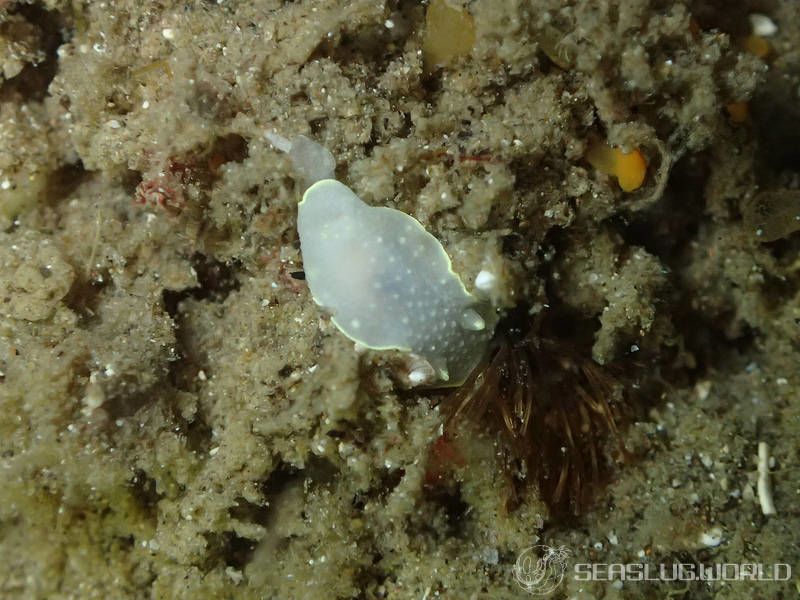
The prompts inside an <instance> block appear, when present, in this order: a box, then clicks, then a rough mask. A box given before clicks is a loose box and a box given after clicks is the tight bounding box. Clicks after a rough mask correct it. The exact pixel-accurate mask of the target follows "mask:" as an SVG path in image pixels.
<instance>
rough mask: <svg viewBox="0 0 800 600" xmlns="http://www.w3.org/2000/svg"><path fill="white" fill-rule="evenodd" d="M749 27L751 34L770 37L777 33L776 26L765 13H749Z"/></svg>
mask: <svg viewBox="0 0 800 600" xmlns="http://www.w3.org/2000/svg"><path fill="white" fill-rule="evenodd" d="M750 27H751V29H752V31H753V35H759V36H761V37H772V36H773V35H775V34H776V33H778V26H777V25H775V22H774V21H773V20H772V19H770V18H769V17H768V16H767V15H762V14H760V13H753V14H751V15H750Z"/></svg>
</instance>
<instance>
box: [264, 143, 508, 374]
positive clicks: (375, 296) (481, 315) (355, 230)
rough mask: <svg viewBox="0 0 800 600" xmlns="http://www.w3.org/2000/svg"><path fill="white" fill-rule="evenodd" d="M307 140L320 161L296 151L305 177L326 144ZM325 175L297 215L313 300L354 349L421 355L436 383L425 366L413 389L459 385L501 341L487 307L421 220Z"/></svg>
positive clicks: (309, 191) (310, 190)
mask: <svg viewBox="0 0 800 600" xmlns="http://www.w3.org/2000/svg"><path fill="white" fill-rule="evenodd" d="M273 143H274V142H273ZM296 143H297V142H292V143H291V145H292V146H294V144H296ZM301 143H302V144H303V146H304V147H305V150H304V153H308V156H314V157H315V159H314V160H313V162H311V163H309V162H306V161H304V159H303V157H302V156H301V157H300V158H298V153H293V152H292V148H289V154H290V155H291V156H292V159H293V161H294V163H295V167H296V168H297V170H298V171H299V172H300V174H301V175H303V174H306V175H307V174H308V173H309V171H310V169H312V167H313V168H315V169H316V172H317V174H319V168H318V165H319V164H320V159H319V157H320V156H321V154H320V150H319V149H320V148H321V146H319V145H317V144H314V143H313V142H310V140H307V139H306V138H303V141H302V142H301ZM309 143H310V144H314V146H316V148H314V146H310V145H309ZM276 146H277V144H276ZM323 150H324V149H323ZM325 152H327V150H325ZM315 165H316V166H315ZM323 175H329V176H326V177H324V178H322V179H318V180H317V181H314V182H313V183H311V185H310V187H309V188H308V189H307V190H306V191H305V193H304V195H303V199H302V201H301V202H300V203H299V205H298V211H297V231H298V234H299V236H300V250H301V253H302V256H303V268H304V270H305V275H306V281H307V283H308V286H309V289H310V291H311V295H312V296H313V298H314V301H315V302H316V303H317V304H318V305H320V306H322V307H323V308H325V309H326V310H327V311H329V312H330V313H331V315H332V321H333V323H334V324H335V325H336V327H338V328H339V330H340V331H341V332H342V333H344V334H345V335H346V336H347V337H348V338H350V339H351V340H353V341H354V342H356V343H358V344H360V345H362V346H365V347H367V348H370V349H374V350H399V351H401V352H408V353H412V354H413V355H414V357H415V358H416V359H420V361H421V362H422V364H426V367H427V366H429V367H430V370H429V373H430V374H429V375H428V376H423V373H426V371H428V369H425V368H423V369H420V368H416V369H415V371H414V372H413V373H412V374H411V376H410V377H409V379H410V381H411V382H412V383H422V384H429V385H436V386H439V387H443V386H457V385H460V384H461V383H463V382H464V380H465V379H466V378H467V376H468V375H469V374H470V372H471V371H472V370H473V369H474V368H475V366H476V365H477V364H478V362H479V361H480V359H481V358H482V356H483V354H484V351H485V349H486V346H487V343H488V341H489V339H490V337H491V336H492V332H493V330H494V325H495V323H496V320H497V319H496V316H495V315H494V313H493V311H492V310H491V307H490V306H489V305H488V302H484V301H482V300H481V299H480V298H478V297H476V296H475V295H473V294H471V293H470V292H469V291H467V289H466V287H465V286H464V283H463V282H462V281H461V278H460V277H459V276H458V274H456V273H455V271H453V268H452V264H451V262H450V257H449V256H448V255H447V252H446V251H445V249H444V247H443V246H442V244H441V243H440V242H439V240H437V239H436V238H435V237H434V236H433V235H432V234H431V233H429V232H428V231H427V230H426V229H425V228H424V227H423V226H422V224H421V223H420V222H419V221H417V220H416V219H415V218H413V217H412V216H411V215H408V214H406V213H404V212H402V211H399V210H396V209H393V208H388V207H373V206H370V205H368V204H366V203H365V202H364V201H363V200H361V198H359V197H358V196H357V195H356V194H355V193H354V192H353V191H352V190H351V189H350V188H348V187H347V186H346V185H344V184H343V183H341V182H339V181H337V180H336V179H334V178H333V176H332V175H333V173H332V169H330V170H329V172H327V173H323ZM307 179H314V177H307ZM420 361H417V364H419V363H420Z"/></svg>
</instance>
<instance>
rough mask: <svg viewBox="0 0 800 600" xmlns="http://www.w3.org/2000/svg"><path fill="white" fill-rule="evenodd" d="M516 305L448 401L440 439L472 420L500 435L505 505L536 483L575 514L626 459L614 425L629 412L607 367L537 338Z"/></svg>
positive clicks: (549, 499)
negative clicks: (506, 475) (506, 471)
mask: <svg viewBox="0 0 800 600" xmlns="http://www.w3.org/2000/svg"><path fill="white" fill-rule="evenodd" d="M541 329H542V328H541V327H539V326H538V324H536V323H534V320H533V319H531V317H530V316H529V314H528V311H527V309H526V308H524V307H521V308H519V309H517V310H515V311H512V313H511V314H510V315H509V316H507V317H506V318H505V319H503V320H502V321H501V323H500V324H499V325H498V329H497V333H496V335H495V337H494V340H493V343H492V347H491V348H490V351H489V354H488V355H487V357H486V359H485V360H484V362H483V363H482V364H481V365H480V366H479V367H478V368H477V369H475V371H474V372H473V374H472V375H471V376H470V378H469V379H468V380H467V381H466V382H465V383H464V385H463V386H462V387H461V388H460V389H459V391H458V392H457V393H456V394H455V397H454V398H452V399H451V400H449V401H448V404H449V406H450V410H451V412H450V415H449V417H448V419H447V423H446V426H445V434H446V435H449V436H452V437H457V433H456V431H455V425H456V424H457V423H458V421H459V420H460V419H461V418H463V417H470V418H471V419H473V420H474V421H475V422H477V423H482V424H485V425H486V426H487V427H489V428H491V429H492V430H495V431H498V432H500V434H501V438H502V440H503V442H504V446H505V450H506V454H507V460H506V464H507V465H508V466H509V468H510V471H511V473H510V475H511V479H512V481H513V486H512V498H511V501H510V502H509V504H510V506H509V508H510V509H512V508H513V506H514V504H516V501H515V499H516V498H518V497H519V493H520V492H521V491H522V490H523V488H524V487H525V485H526V484H528V483H534V482H535V483H536V484H537V485H538V487H539V492H540V494H541V496H542V498H543V499H544V500H545V502H546V503H547V505H548V507H549V508H550V510H551V512H552V513H553V514H555V515H564V514H567V513H572V514H579V513H580V512H581V511H582V510H583V509H584V508H585V507H586V505H587V503H588V502H589V500H590V499H591V496H592V489H593V488H595V487H597V485H599V484H601V483H602V482H603V481H605V480H607V478H608V476H609V475H610V471H611V464H612V462H613V461H612V459H611V456H610V452H609V451H608V446H609V444H608V442H610V441H613V442H614V446H615V447H616V452H615V454H617V455H619V457H622V456H624V455H625V451H624V447H623V444H622V440H621V437H620V434H619V425H620V423H622V422H623V421H626V420H627V417H629V415H630V410H629V408H630V407H629V405H628V402H627V399H626V394H625V390H624V388H625V386H623V384H622V382H621V380H620V379H619V378H617V377H616V376H615V375H612V369H611V368H609V367H604V366H601V365H599V364H597V363H596V362H595V361H593V360H592V359H591V358H589V357H588V355H587V354H585V353H581V352H579V351H577V350H576V349H574V347H572V346H571V345H570V344H568V343H566V342H562V341H558V340H555V339H553V338H551V337H539V336H538V335H537V333H538V332H539V331H541Z"/></svg>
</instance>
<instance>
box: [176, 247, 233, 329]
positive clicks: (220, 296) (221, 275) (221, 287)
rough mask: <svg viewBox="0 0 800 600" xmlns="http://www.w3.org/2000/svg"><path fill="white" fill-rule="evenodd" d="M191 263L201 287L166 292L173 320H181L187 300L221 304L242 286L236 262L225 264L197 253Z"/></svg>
mask: <svg viewBox="0 0 800 600" xmlns="http://www.w3.org/2000/svg"><path fill="white" fill-rule="evenodd" d="M191 263H192V267H193V268H194V270H195V272H196V273H197V281H198V284H199V285H197V286H196V287H192V288H187V289H184V290H178V291H173V290H164V294H163V297H164V308H165V310H166V311H167V313H168V314H169V315H170V316H171V317H172V318H173V319H177V318H179V315H180V304H181V302H183V301H184V300H186V299H187V298H192V299H194V300H205V301H209V302H216V303H221V302H224V301H225V299H226V298H227V297H228V294H230V293H231V292H233V291H236V290H238V289H239V286H240V284H239V281H238V279H237V278H236V270H237V268H238V263H236V262H231V263H223V262H221V261H218V260H216V259H214V258H210V257H208V256H205V255H203V254H200V253H197V254H195V255H194V256H192V259H191Z"/></svg>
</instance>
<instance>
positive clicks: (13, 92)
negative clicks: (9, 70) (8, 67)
mask: <svg viewBox="0 0 800 600" xmlns="http://www.w3.org/2000/svg"><path fill="white" fill-rule="evenodd" d="M11 14H16V15H20V16H22V17H24V19H25V20H26V21H27V22H28V23H30V24H31V25H33V26H35V27H36V28H37V29H38V30H39V32H40V48H41V50H42V52H43V53H44V56H45V58H44V60H43V61H41V62H39V63H36V64H27V65H25V66H24V68H23V69H22V72H20V73H19V74H18V75H17V76H16V77H12V78H11V79H9V80H7V81H5V82H4V83H3V84H2V86H0V100H7V99H9V98H13V97H14V96H18V95H19V96H22V97H23V98H25V99H27V100H32V101H41V100H43V99H44V97H45V96H46V95H47V90H48V88H49V86H50V82H51V81H53V78H54V77H55V75H56V71H57V70H58V55H57V53H56V51H57V50H58V47H59V46H60V45H61V44H63V43H64V42H65V41H66V40H65V39H64V37H63V35H62V32H63V31H64V30H65V20H64V17H63V16H62V15H61V14H59V13H57V12H55V11H48V10H45V9H44V8H43V7H42V6H41V5H39V4H17V5H16V6H15V7H14V10H13V11H11Z"/></svg>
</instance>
